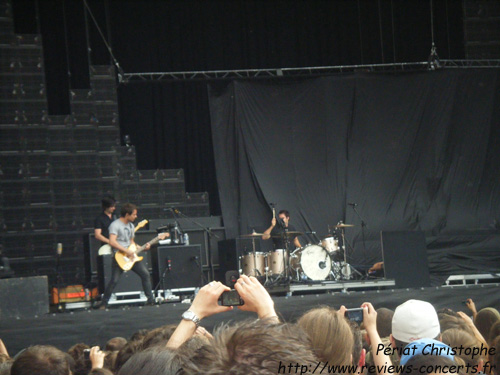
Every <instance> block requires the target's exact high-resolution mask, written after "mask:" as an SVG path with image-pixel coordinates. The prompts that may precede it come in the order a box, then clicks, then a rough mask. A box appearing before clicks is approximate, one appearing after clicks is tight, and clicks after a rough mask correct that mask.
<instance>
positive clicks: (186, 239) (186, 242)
mask: <svg viewBox="0 0 500 375" xmlns="http://www.w3.org/2000/svg"><path fill="white" fill-rule="evenodd" d="M183 237H184V238H183V239H184V245H189V234H187V233H184V236H183Z"/></svg>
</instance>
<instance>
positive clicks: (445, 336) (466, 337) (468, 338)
mask: <svg viewBox="0 0 500 375" xmlns="http://www.w3.org/2000/svg"><path fill="white" fill-rule="evenodd" d="M441 338H442V341H443V343H445V344H447V345H449V346H451V347H452V348H458V347H460V346H462V347H464V348H481V341H479V340H478V339H477V338H475V337H474V336H472V335H471V334H469V333H468V332H466V331H462V330H460V329H457V328H451V329H447V330H446V331H444V332H443V333H442V335H441ZM457 356H458V357H460V358H462V359H463V361H464V362H465V364H469V365H470V366H476V368H477V369H478V371H482V369H483V363H484V360H485V359H486V358H484V357H482V356H481V355H477V354H476V355H473V354H472V352H469V351H467V350H463V351H461V352H459V353H457ZM469 373H470V372H469ZM474 373H476V372H474Z"/></svg>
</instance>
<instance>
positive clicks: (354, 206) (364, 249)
mask: <svg viewBox="0 0 500 375" xmlns="http://www.w3.org/2000/svg"><path fill="white" fill-rule="evenodd" d="M348 204H349V203H348ZM349 205H350V206H351V207H352V209H353V210H354V213H355V214H356V215H357V216H358V217H359V220H361V238H362V239H363V251H364V253H365V254H364V255H365V256H366V241H365V227H366V223H365V221H364V220H363V218H362V217H361V215H360V214H359V212H358V210H357V209H356V206H357V205H356V204H349Z"/></svg>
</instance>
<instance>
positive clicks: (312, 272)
mask: <svg viewBox="0 0 500 375" xmlns="http://www.w3.org/2000/svg"><path fill="white" fill-rule="evenodd" d="M290 266H291V268H292V269H293V270H294V271H295V272H296V273H297V275H298V276H300V274H301V273H303V274H304V275H306V276H307V277H308V278H310V279H311V280H317V281H321V280H325V279H326V278H327V277H328V275H330V271H331V270H332V262H331V260H330V256H329V254H328V251H326V249H325V248H324V247H323V246H319V245H307V246H304V247H303V248H300V249H297V250H295V251H294V252H293V253H292V255H291V257H290Z"/></svg>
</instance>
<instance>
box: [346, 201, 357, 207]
mask: <svg viewBox="0 0 500 375" xmlns="http://www.w3.org/2000/svg"><path fill="white" fill-rule="evenodd" d="M347 204H348V205H349V206H352V207H356V206H357V205H358V204H357V203H351V202H347Z"/></svg>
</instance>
